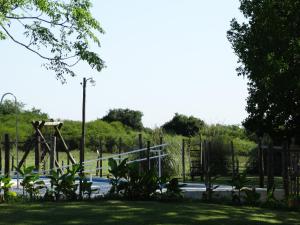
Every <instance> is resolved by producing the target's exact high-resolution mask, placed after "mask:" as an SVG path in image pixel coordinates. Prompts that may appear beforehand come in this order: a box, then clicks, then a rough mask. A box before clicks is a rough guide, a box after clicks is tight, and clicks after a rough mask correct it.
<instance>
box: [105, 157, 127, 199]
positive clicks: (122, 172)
mask: <svg viewBox="0 0 300 225" xmlns="http://www.w3.org/2000/svg"><path fill="white" fill-rule="evenodd" d="M126 162H127V158H126V159H123V160H122V161H121V162H120V163H119V164H118V163H117V161H116V160H115V159H113V158H110V159H108V166H109V167H110V169H109V170H108V171H109V173H110V174H111V175H112V176H113V177H112V178H111V179H110V184H111V185H112V186H111V189H110V191H109V193H110V194H112V195H114V194H116V195H119V194H120V191H121V190H122V189H124V185H125V184H124V182H125V181H124V179H125V177H126V173H127V165H126ZM122 179H123V180H122Z"/></svg>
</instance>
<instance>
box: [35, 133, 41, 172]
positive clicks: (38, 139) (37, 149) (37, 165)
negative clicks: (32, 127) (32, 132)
mask: <svg viewBox="0 0 300 225" xmlns="http://www.w3.org/2000/svg"><path fill="white" fill-rule="evenodd" d="M40 152H41V137H40V136H39V135H38V133H37V132H36V142H35V158H34V159H35V160H34V164H35V169H36V170H37V171H39V170H40Z"/></svg>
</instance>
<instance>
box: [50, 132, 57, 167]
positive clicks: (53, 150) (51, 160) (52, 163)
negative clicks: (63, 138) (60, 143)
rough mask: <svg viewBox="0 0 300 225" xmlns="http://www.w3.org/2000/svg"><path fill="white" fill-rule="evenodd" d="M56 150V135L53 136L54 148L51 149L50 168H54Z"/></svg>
mask: <svg viewBox="0 0 300 225" xmlns="http://www.w3.org/2000/svg"><path fill="white" fill-rule="evenodd" d="M55 152H56V137H55V136H53V140H52V148H51V149H50V170H52V169H53V168H54V160H55Z"/></svg>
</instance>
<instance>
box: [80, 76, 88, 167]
mask: <svg viewBox="0 0 300 225" xmlns="http://www.w3.org/2000/svg"><path fill="white" fill-rule="evenodd" d="M86 81H87V79H86V78H85V77H84V78H83V82H82V91H83V92H82V124H81V143H80V144H81V145H80V154H79V162H80V166H81V168H82V170H83V162H84V147H85V101H86Z"/></svg>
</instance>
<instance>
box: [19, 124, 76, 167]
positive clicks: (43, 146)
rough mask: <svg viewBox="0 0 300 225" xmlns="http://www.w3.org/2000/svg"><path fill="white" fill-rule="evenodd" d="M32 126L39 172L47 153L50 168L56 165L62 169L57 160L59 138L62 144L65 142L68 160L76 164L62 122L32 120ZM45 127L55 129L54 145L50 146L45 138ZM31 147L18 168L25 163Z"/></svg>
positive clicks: (36, 163) (36, 165)
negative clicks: (62, 130) (63, 133)
mask: <svg viewBox="0 0 300 225" xmlns="http://www.w3.org/2000/svg"><path fill="white" fill-rule="evenodd" d="M32 126H33V128H34V130H35V151H34V153H35V169H36V171H37V172H38V171H39V170H40V162H42V161H43V160H44V158H45V156H46V154H47V153H48V154H49V155H50V169H52V168H54V166H55V167H56V168H58V169H59V170H61V169H60V168H59V167H60V165H59V162H58V160H57V157H56V156H57V155H58V154H57V149H56V146H57V140H58V139H59V140H60V141H61V142H62V144H63V150H64V151H65V152H66V154H67V157H68V160H69V161H70V162H71V163H72V164H75V163H76V161H75V159H74V158H73V156H72V154H71V152H70V151H69V148H68V146H67V144H66V142H65V140H64V138H63V137H62V135H61V132H60V129H61V128H62V126H63V123H62V122H54V121H49V122H46V121H32ZM43 127H50V128H53V129H54V135H53V140H52V147H50V146H51V145H50V144H49V143H48V142H47V140H46V139H45V137H44V135H43V133H42V129H43ZM30 150H31V149H30V148H29V149H27V150H26V151H25V153H24V155H23V157H22V159H21V161H20V162H19V164H18V166H17V168H18V169H19V168H21V166H22V165H23V163H24V161H25V160H26V158H27V156H28V154H29V152H30Z"/></svg>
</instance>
